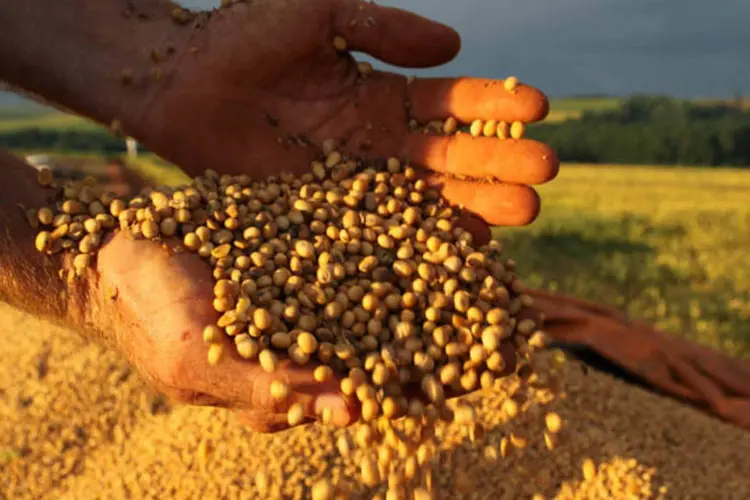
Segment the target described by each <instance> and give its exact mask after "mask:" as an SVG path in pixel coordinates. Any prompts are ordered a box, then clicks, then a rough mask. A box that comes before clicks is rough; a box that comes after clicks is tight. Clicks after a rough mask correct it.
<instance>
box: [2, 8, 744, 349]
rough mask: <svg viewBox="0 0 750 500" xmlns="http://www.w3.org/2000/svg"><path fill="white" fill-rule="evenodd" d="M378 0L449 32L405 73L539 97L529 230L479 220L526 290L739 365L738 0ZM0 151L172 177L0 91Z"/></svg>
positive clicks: (142, 180)
mask: <svg viewBox="0 0 750 500" xmlns="http://www.w3.org/2000/svg"><path fill="white" fill-rule="evenodd" d="M181 3H182V4H183V5H185V6H187V7H192V8H212V7H215V6H217V5H218V2H209V1H201V0H185V1H183V2H181ZM379 3H382V4H389V5H395V6H399V7H403V8H407V9H409V10H413V11H415V12H418V13H420V14H423V15H425V16H428V17H431V18H433V19H435V20H438V21H442V22H445V23H447V24H450V25H452V26H454V27H455V28H456V29H457V30H458V31H459V33H460V34H461V36H462V39H463V51H462V53H461V54H460V55H459V57H458V58H457V59H456V60H455V61H453V62H451V63H450V64H448V65H446V66H444V67H441V68H438V69H434V70H429V71H418V72H414V74H417V75H438V74H441V75H472V76H483V77H490V78H504V77H506V76H508V75H515V76H517V77H519V78H520V79H521V80H522V81H524V82H527V83H529V84H531V85H534V86H536V87H538V88H541V89H542V90H543V91H544V92H546V93H547V94H548V95H549V96H550V97H551V100H552V109H551V112H550V116H549V118H548V119H547V120H546V121H545V122H544V123H542V124H537V125H534V126H532V127H530V129H529V132H528V135H529V136H530V137H532V138H537V139H540V140H543V141H545V142H548V143H549V144H551V145H552V146H553V147H554V148H556V149H557V150H558V152H559V154H560V157H561V159H562V160H563V162H564V165H563V169H562V171H561V174H560V177H559V179H558V180H556V181H555V182H553V183H551V184H549V185H545V186H542V187H541V188H540V189H539V191H540V193H541V195H542V198H543V212H542V215H541V216H540V218H539V219H538V220H537V221H536V222H535V223H534V224H533V225H531V226H529V227H526V228H519V229H512V230H508V229H502V230H500V229H498V230H497V231H496V236H497V237H499V238H501V239H502V240H503V241H504V242H505V243H506V246H507V249H508V253H509V254H510V255H512V256H513V255H518V256H522V258H519V259H518V260H519V262H520V271H521V273H522V274H523V275H527V276H528V282H529V284H530V285H532V286H535V287H544V288H548V289H551V290H555V291H559V292H562V293H566V294H570V295H575V296H577V297H580V298H584V299H594V300H597V301H600V302H603V303H607V304H610V305H613V306H616V307H618V308H620V309H621V310H623V311H625V312H627V313H628V314H630V315H631V316H633V317H637V318H640V319H645V320H647V321H650V322H652V323H654V324H655V325H657V326H658V327H660V328H663V329H665V330H666V331H669V332H671V333H675V334H680V335H684V336H686V337H688V338H690V339H692V340H696V341H698V342H700V343H702V344H705V345H708V346H711V347H714V348H718V349H720V350H722V351H724V352H727V353H729V354H732V355H734V356H738V357H744V358H746V359H750V251H749V250H750V65H748V64H747V61H746V60H747V54H748V53H750V30H748V29H747V22H746V20H747V19H750V2H748V1H747V0H723V1H722V2H721V3H720V7H717V5H716V4H711V3H709V2H702V1H698V0H661V1H653V0H652V1H649V0H635V1H629V2H626V1H622V0H565V1H564V2H560V1H555V0H529V1H526V2H490V1H487V0H483V1H480V0H463V1H461V2H456V1H450V2H449V1H448V0H431V1H429V2H424V1H417V0H402V1H388V2H379ZM375 65H376V66H379V67H381V68H382V67H383V66H382V65H378V64H377V63H376V64H375ZM410 73H412V72H410ZM746 95H747V96H748V97H749V98H746V97H745V96H746ZM0 147H3V148H7V149H11V150H13V151H15V152H17V153H20V154H22V155H24V156H27V158H28V159H29V161H30V162H31V163H32V164H33V165H36V166H41V165H48V166H50V167H52V168H54V169H56V170H57V171H58V172H60V173H61V174H63V175H68V176H71V177H75V176H81V175H88V174H92V173H93V174H95V175H97V176H99V177H100V178H101V179H102V180H103V181H104V182H106V183H109V184H110V186H111V189H112V190H113V191H118V192H120V193H127V192H128V191H132V190H137V189H139V187H141V186H143V185H145V184H149V183H179V182H182V181H184V180H185V177H184V175H183V174H182V172H181V171H180V170H179V169H177V168H176V167H174V166H173V165H170V164H168V163H167V162H165V161H163V160H161V159H160V158H158V157H156V156H154V155H152V154H151V153H149V152H148V151H147V150H145V149H143V148H142V147H139V146H138V145H136V144H134V143H130V144H128V143H126V141H125V140H123V139H121V138H115V137H113V136H112V135H110V133H109V132H108V131H107V130H106V129H104V128H102V127H99V126H97V125H96V124H93V123H90V122H88V121H87V120H85V119H82V118H80V117H76V116H72V115H67V114H64V113H61V112H59V111H57V110H53V109H50V108H47V107H44V106H41V105H38V104H35V103H32V102H30V101H27V100H25V99H23V98H22V97H20V96H18V95H15V94H12V93H10V92H0Z"/></svg>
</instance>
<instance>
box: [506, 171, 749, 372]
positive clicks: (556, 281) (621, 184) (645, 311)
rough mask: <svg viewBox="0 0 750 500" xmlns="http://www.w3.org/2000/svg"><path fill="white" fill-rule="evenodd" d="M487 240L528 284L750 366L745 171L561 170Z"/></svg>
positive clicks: (747, 177)
mask: <svg viewBox="0 0 750 500" xmlns="http://www.w3.org/2000/svg"><path fill="white" fill-rule="evenodd" d="M539 191H540V194H541V195H542V199H543V204H544V205H543V209H542V214H541V215H540V217H539V219H537V221H536V222H534V224H532V225H531V226H529V227H526V228H514V229H501V230H497V231H496V235H497V236H498V237H500V238H501V239H502V240H503V241H504V242H505V243H506V248H507V251H508V254H509V255H510V256H513V257H515V258H517V260H518V262H519V269H520V272H521V273H522V275H524V276H526V277H527V280H526V281H527V282H528V283H529V284H530V285H532V286H534V287H545V288H548V289H551V290H556V291H559V292H561V293H565V294H570V295H574V296H577V297H580V298H584V299H590V300H595V301H598V302H601V303H606V304H610V305H613V306H616V307H618V308H620V309H621V310H623V311H626V312H627V313H628V314H629V315H631V316H632V317H635V318H640V319H645V320H648V321H650V322H651V323H653V324H655V325H657V326H658V327H660V328H662V329H664V330H666V331H668V332H671V333H675V334H680V335H684V336H686V337H688V338H690V339H692V340H694V341H697V342H699V343H701V344H704V345H708V346H710V347H713V348H717V349H720V350H722V351H724V352H727V353H729V354H731V355H734V356H737V357H742V358H746V359H750V251H749V249H750V204H748V202H747V199H748V193H750V172H746V171H742V170H731V169H710V170H709V169H704V170H701V169H696V168H659V167H627V166H610V165H606V166H605V165H591V166H586V165H581V166H564V168H563V169H562V171H561V173H560V176H559V178H558V179H557V180H555V181H554V182H552V183H550V184H548V185H545V186H541V188H540V189H539Z"/></svg>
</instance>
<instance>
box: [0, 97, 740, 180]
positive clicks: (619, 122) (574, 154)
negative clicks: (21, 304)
mask: <svg viewBox="0 0 750 500" xmlns="http://www.w3.org/2000/svg"><path fill="white" fill-rule="evenodd" d="M527 135H528V137H530V138H533V139H537V140H540V141H543V142H545V143H547V144H549V145H550V146H552V147H553V148H554V149H555V150H556V151H557V152H558V154H559V156H560V159H561V160H562V161H566V162H582V163H623V164H660V165H711V166H720V165H731V166H750V111H747V110H744V109H742V107H741V106H740V105H737V104H734V105H733V104H721V103H719V104H710V105H709V104H704V103H695V102H690V101H682V100H677V99H672V98H668V97H654V96H634V97H631V98H629V99H627V100H625V101H624V102H623V103H622V104H621V106H619V107H618V108H616V109H612V110H606V111H602V110H596V111H585V112H583V114H582V115H581V116H580V117H579V118H575V119H568V120H565V121H562V122H556V123H541V124H535V125H532V126H530V127H529V129H528V132H527ZM0 147H2V148H6V149H14V150H27V151H75V152H89V153H100V154H107V155H109V154H118V153H123V152H125V150H126V146H125V141H124V140H122V139H120V138H116V137H114V136H113V135H112V134H110V133H109V132H108V131H106V130H104V129H101V130H76V129H41V128H36V127H31V128H24V129H18V130H9V131H5V132H0Z"/></svg>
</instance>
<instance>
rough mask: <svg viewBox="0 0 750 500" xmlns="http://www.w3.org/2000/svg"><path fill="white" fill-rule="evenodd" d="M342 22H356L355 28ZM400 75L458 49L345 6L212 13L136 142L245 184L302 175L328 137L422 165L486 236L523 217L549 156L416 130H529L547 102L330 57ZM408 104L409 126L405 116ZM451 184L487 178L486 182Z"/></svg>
mask: <svg viewBox="0 0 750 500" xmlns="http://www.w3.org/2000/svg"><path fill="white" fill-rule="evenodd" d="M353 21H354V23H353ZM334 36H341V37H343V38H344V39H346V40H347V41H348V44H349V49H350V50H352V51H361V52H366V53H368V54H370V55H372V56H374V57H376V58H377V59H380V60H382V61H385V62H388V63H391V64H394V65H400V66H405V67H430V66H436V65H439V64H442V63H445V62H448V61H450V60H451V59H452V58H453V57H455V55H456V54H457V53H458V50H459V48H460V40H459V38H458V35H457V34H456V33H455V32H454V31H453V30H451V29H450V28H448V27H446V26H443V25H440V24H437V23H433V22H430V21H427V20H425V19H423V18H420V17H418V16H416V15H413V14H410V13H407V12H404V11H401V10H397V9H390V8H386V7H379V6H375V5H370V4H365V3H363V2H359V1H356V0H319V1H315V2H310V1H309V0H282V1H278V0H257V1H255V2H248V3H238V4H236V5H234V6H232V7H231V8H229V9H225V10H221V11H218V12H216V13H214V14H213V15H212V17H211V18H210V20H209V21H208V24H207V25H206V27H205V28H203V30H202V31H200V32H199V33H197V34H196V35H195V36H194V37H193V39H192V40H191V41H190V43H189V45H190V46H192V47H193V48H194V49H195V51H194V52H191V51H187V52H186V53H185V54H184V57H182V58H181V59H180V63H179V69H178V73H177V74H176V75H175V77H174V78H173V79H172V81H171V82H170V84H169V85H165V86H164V87H163V91H162V93H161V94H160V95H157V99H156V100H155V104H154V105H153V106H151V108H150V114H149V115H148V116H147V117H146V119H144V120H142V124H143V125H142V130H141V131H140V136H141V138H142V139H143V140H144V142H145V143H146V144H147V145H149V146H150V147H151V148H152V149H154V150H155V151H156V152H157V153H160V154H161V155H162V156H164V157H166V158H167V159H170V160H172V161H174V162H175V163H177V164H179V165H180V166H182V167H183V168H185V169H186V170H187V171H188V172H189V173H191V174H197V173H198V172H200V171H202V170H204V169H206V168H214V169H216V170H219V171H221V172H222V173H235V174H239V173H246V174H250V175H252V176H253V177H256V178H262V177H266V176H268V175H273V174H277V173H278V172H280V171H292V172H295V173H300V172H302V171H304V170H305V169H306V168H307V165H308V164H309V161H310V160H312V159H313V158H314V157H315V156H317V155H318V154H319V152H320V151H319V148H320V146H321V145H322V143H323V141H324V140H325V139H327V138H333V139H335V140H337V141H339V143H340V144H341V148H342V149H343V150H344V151H346V152H349V153H353V154H356V155H358V156H377V157H385V156H397V157H400V158H406V159H409V160H410V161H412V162H413V163H414V164H416V165H419V166H423V167H426V168H427V169H429V170H430V171H432V172H433V174H430V180H431V181H433V182H435V183H439V184H440V185H441V186H442V187H443V194H444V195H445V196H446V198H448V199H449V200H450V201H452V202H453V203H455V204H457V205H463V206H465V207H466V208H467V209H469V210H471V211H473V212H475V213H477V214H478V215H480V216H481V217H482V218H484V219H485V220H486V221H487V222H489V223H491V224H498V225H519V224H526V223H528V222H530V221H531V220H533V219H534V217H535V216H536V214H537V212H538V209H539V199H538V197H537V195H536V193H535V192H534V190H533V189H532V188H530V187H529V185H531V184H537V183H541V182H546V181H548V180H550V179H551V178H553V177H554V176H555V175H556V173H557V167H558V162H557V158H556V156H555V154H554V152H552V150H551V149H550V148H548V147H547V146H545V145H543V144H540V143H538V142H535V141H530V140H505V141H500V140H497V139H493V138H477V139H473V138H471V137H467V136H466V135H465V134H464V135H462V136H458V137H437V136H426V135H423V134H421V133H417V132H410V131H409V129H408V127H407V121H408V118H409V117H411V118H414V119H416V120H417V121H418V122H420V123H425V122H427V121H430V120H444V119H446V118H447V117H448V116H455V117H456V118H458V119H459V120H461V121H464V122H468V121H471V120H473V119H485V120H487V119H497V120H504V121H514V120H519V121H525V122H530V121H535V120H538V119H541V118H543V117H544V115H545V114H546V112H547V101H546V98H545V97H544V96H543V94H541V93H540V92H539V91H538V90H536V89H534V88H532V87H529V86H525V85H522V86H521V87H519V88H518V90H517V91H516V92H514V93H510V92H507V91H506V90H504V88H503V86H502V85H497V83H498V82H492V81H488V80H481V79H451V78H446V79H418V80H417V81H416V82H414V83H411V84H409V85H407V81H406V78H405V77H404V76H402V75H398V74H395V73H387V72H375V73H374V74H373V75H370V76H369V77H368V78H367V79H365V80H362V79H360V78H358V73H357V67H356V62H355V60H354V59H353V58H352V56H351V55H349V54H348V53H347V52H338V51H336V49H335V48H334V46H333V42H332V41H333V38H334ZM407 106H408V107H409V116H407ZM456 175H458V176H460V177H463V178H487V177H495V178H496V179H497V180H499V181H502V182H504V183H500V184H487V183H477V182H472V181H469V180H457V179H456V178H455V177H456Z"/></svg>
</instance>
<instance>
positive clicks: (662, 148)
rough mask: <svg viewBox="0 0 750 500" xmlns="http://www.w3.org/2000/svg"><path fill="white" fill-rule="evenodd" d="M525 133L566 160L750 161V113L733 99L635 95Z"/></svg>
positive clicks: (716, 163) (731, 163)
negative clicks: (731, 101)
mask: <svg viewBox="0 0 750 500" xmlns="http://www.w3.org/2000/svg"><path fill="white" fill-rule="evenodd" d="M527 135H528V136H529V137H530V138H534V139H537V140H540V141H543V142H545V143H547V144H549V145H550V146H552V147H553V148H554V149H555V150H556V151H557V152H558V154H559V156H560V159H561V160H562V161H567V162H583V163H623V164H660V165H711V166H720V165H729V166H750V112H748V111H746V110H743V109H742V107H741V106H738V105H732V104H710V105H709V104H702V103H695V102H690V101H681V100H676V99H671V98H668V97H651V96H635V97H631V98H630V99H628V100H626V101H624V102H623V103H622V105H621V106H620V107H618V108H616V109H612V110H607V111H588V112H584V113H583V114H582V115H581V116H580V118H577V119H568V120H565V121H562V122H558V123H541V124H537V125H532V126H531V127H529V130H528V134H527Z"/></svg>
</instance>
